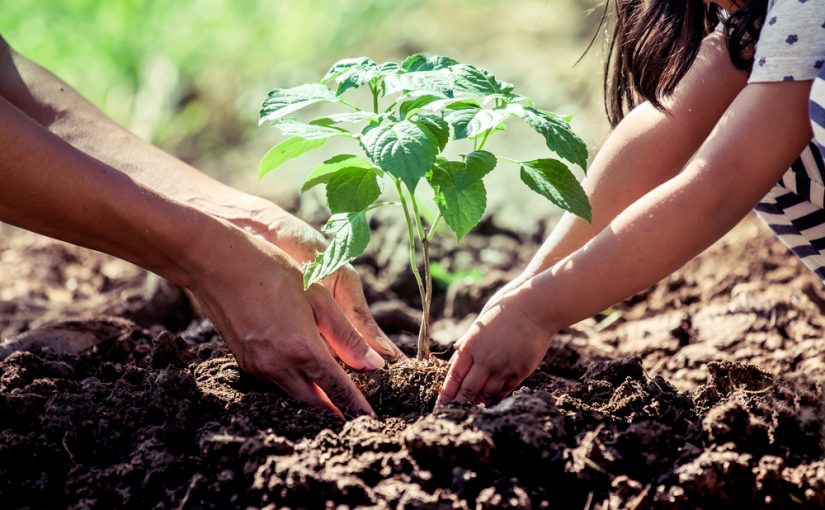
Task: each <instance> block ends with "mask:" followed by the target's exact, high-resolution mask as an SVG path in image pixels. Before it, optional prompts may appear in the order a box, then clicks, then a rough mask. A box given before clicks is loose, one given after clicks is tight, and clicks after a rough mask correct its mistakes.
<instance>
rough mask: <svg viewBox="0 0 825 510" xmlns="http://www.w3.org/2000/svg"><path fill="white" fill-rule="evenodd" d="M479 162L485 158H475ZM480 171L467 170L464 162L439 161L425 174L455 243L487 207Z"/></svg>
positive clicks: (481, 215)
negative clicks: (453, 235) (455, 239)
mask: <svg viewBox="0 0 825 510" xmlns="http://www.w3.org/2000/svg"><path fill="white" fill-rule="evenodd" d="M481 159H487V157H486V156H479V160H481ZM480 169H481V166H479V167H478V168H475V169H474V170H473V171H469V170H468V169H467V166H466V164H465V163H462V162H460V161H443V160H442V161H439V162H438V163H437V164H436V165H435V166H434V167H433V169H432V171H430V172H429V173H428V174H427V180H428V181H429V182H430V185H431V186H432V187H433V191H434V192H435V196H434V199H435V203H436V205H437V206H438V210H439V211H441V215H442V216H443V217H444V222H445V223H447V225H448V226H449V227H450V228H451V229H452V230H453V232H455V235H456V238H457V239H458V240H459V241H460V240H461V238H462V237H464V236H465V235H466V234H467V232H469V231H470V230H472V229H473V227H475V226H476V225H478V222H480V221H481V218H482V217H483V216H484V210H485V209H486V208H487V190H486V189H485V188H484V181H482V180H481V177H483V174H481V175H480ZM490 170H492V168H490ZM488 171H489V170H488Z"/></svg>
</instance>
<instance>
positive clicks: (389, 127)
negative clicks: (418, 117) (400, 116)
mask: <svg viewBox="0 0 825 510" xmlns="http://www.w3.org/2000/svg"><path fill="white" fill-rule="evenodd" d="M361 145H362V147H363V148H364V151H365V152H366V154H367V157H368V158H369V159H370V161H372V162H373V163H375V165H377V166H378V167H379V168H381V169H382V170H384V171H385V172H387V173H389V174H390V175H392V176H395V177H398V178H400V179H401V180H403V181H404V183H405V184H406V185H407V188H408V189H409V190H410V192H414V191H415V187H416V185H417V184H418V181H419V180H420V179H421V178H422V177H424V175H425V174H426V173H427V171H428V170H429V169H430V167H432V165H433V162H434V161H435V156H436V154H437V153H438V145H439V142H438V139H437V138H436V137H435V135H433V133H432V132H431V131H430V130H429V129H426V128H423V127H421V126H420V125H417V124H415V123H413V122H410V121H408V120H402V121H400V122H397V123H395V124H385V125H383V126H368V127H367V128H366V129H365V130H364V132H363V133H362V134H361Z"/></svg>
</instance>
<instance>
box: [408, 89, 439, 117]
mask: <svg viewBox="0 0 825 510" xmlns="http://www.w3.org/2000/svg"><path fill="white" fill-rule="evenodd" d="M440 99H441V97H440V96H434V95H432V94H427V95H423V96H419V97H416V98H415V99H411V100H409V101H404V102H403V103H401V105H400V106H399V107H398V112H399V113H400V114H401V118H402V119H406V118H407V117H409V116H410V115H414V114H415V113H416V112H418V111H419V110H420V109H421V108H423V107H425V106H427V105H429V104H430V103H433V102H435V101H438V100H440Z"/></svg>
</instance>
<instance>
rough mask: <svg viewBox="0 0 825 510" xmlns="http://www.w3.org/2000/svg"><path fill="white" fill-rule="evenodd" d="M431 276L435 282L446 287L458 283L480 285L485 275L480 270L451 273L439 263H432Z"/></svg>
mask: <svg viewBox="0 0 825 510" xmlns="http://www.w3.org/2000/svg"><path fill="white" fill-rule="evenodd" d="M430 274H431V275H432V277H433V280H434V281H436V282H438V283H440V284H442V285H443V286H445V287H447V286H449V285H452V284H453V283H456V282H467V281H469V282H471V283H479V282H481V281H482V280H483V279H484V273H483V272H482V271H481V270H480V269H478V268H473V269H465V270H463V271H450V270H449V269H447V268H445V267H444V266H443V265H441V264H439V263H438V262H431V263H430Z"/></svg>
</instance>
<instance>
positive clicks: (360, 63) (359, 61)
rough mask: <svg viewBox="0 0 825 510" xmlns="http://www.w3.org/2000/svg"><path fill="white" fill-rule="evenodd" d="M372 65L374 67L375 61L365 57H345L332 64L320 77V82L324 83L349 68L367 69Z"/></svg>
mask: <svg viewBox="0 0 825 510" xmlns="http://www.w3.org/2000/svg"><path fill="white" fill-rule="evenodd" d="M372 67H375V62H373V61H372V59H369V58H367V57H355V58H345V59H343V60H339V61H338V62H336V63H334V64H332V67H331V68H330V69H329V71H327V74H325V75H324V77H323V78H322V79H321V83H323V84H325V85H326V84H327V83H329V82H331V81H332V80H334V79H336V78H338V77H339V76H340V75H342V74H343V73H345V72H347V71H349V70H351V69H368V68H372Z"/></svg>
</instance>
